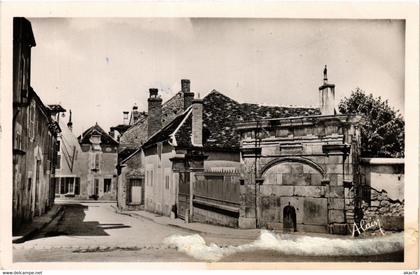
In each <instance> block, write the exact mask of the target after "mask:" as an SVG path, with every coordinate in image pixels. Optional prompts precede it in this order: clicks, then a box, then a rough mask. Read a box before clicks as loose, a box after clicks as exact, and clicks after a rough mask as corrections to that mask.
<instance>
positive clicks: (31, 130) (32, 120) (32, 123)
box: [28, 101, 35, 139]
mask: <svg viewBox="0 0 420 275" xmlns="http://www.w3.org/2000/svg"><path fill="white" fill-rule="evenodd" d="M28 115H29V123H28V127H29V129H28V130H29V131H28V132H29V138H31V139H33V138H34V137H35V133H34V132H35V102H34V101H32V102H31V105H29V114H28Z"/></svg>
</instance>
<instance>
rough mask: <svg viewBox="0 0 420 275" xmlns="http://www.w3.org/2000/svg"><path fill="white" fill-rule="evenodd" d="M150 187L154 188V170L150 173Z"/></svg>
mask: <svg viewBox="0 0 420 275" xmlns="http://www.w3.org/2000/svg"><path fill="white" fill-rule="evenodd" d="M150 186H153V170H152V171H150Z"/></svg>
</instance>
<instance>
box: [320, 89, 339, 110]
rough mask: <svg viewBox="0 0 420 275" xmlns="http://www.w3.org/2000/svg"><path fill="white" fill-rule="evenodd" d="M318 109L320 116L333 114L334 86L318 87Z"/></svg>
mask: <svg viewBox="0 0 420 275" xmlns="http://www.w3.org/2000/svg"><path fill="white" fill-rule="evenodd" d="M319 108H320V110H321V115H334V114H335V85H334V84H328V83H327V84H324V85H322V86H321V87H319Z"/></svg>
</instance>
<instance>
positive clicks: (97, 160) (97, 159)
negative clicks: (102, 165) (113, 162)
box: [95, 154, 99, 169]
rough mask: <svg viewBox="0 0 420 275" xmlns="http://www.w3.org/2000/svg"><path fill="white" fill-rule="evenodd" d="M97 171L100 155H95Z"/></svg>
mask: <svg viewBox="0 0 420 275" xmlns="http://www.w3.org/2000/svg"><path fill="white" fill-rule="evenodd" d="M95 169H99V154H95Z"/></svg>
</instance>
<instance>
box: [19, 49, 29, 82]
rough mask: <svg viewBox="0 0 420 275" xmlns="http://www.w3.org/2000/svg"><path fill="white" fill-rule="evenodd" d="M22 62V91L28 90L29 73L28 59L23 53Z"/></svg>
mask: <svg viewBox="0 0 420 275" xmlns="http://www.w3.org/2000/svg"><path fill="white" fill-rule="evenodd" d="M20 58H21V62H22V90H27V88H28V87H27V86H28V83H27V71H28V68H27V67H28V66H27V65H26V58H25V54H24V53H23V52H22V55H21V57H20Z"/></svg>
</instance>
